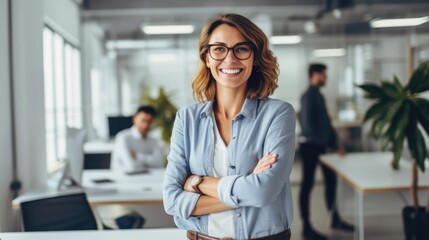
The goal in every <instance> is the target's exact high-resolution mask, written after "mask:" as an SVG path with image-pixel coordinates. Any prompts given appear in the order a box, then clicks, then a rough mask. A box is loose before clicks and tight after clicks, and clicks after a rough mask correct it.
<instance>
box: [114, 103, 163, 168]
mask: <svg viewBox="0 0 429 240" xmlns="http://www.w3.org/2000/svg"><path fill="white" fill-rule="evenodd" d="M155 117H156V111H155V109H154V108H153V107H151V106H140V107H139V108H138V109H137V111H136V113H135V114H134V116H133V126H132V127H131V128H129V129H125V130H122V131H121V132H119V133H118V134H117V135H116V137H115V147H114V149H113V152H112V159H111V167H110V168H111V169H114V170H117V169H119V170H122V171H124V172H139V171H143V170H145V169H147V168H148V167H162V166H163V161H162V151H161V148H160V146H159V143H158V140H157V139H155V138H151V137H149V131H150V128H151V126H152V122H153V120H154V118H155Z"/></svg>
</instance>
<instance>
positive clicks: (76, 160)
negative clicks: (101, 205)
mask: <svg viewBox="0 0 429 240" xmlns="http://www.w3.org/2000/svg"><path fill="white" fill-rule="evenodd" d="M85 136H86V134H85V131H84V130H83V129H77V128H67V158H66V159H65V164H64V165H63V168H62V169H61V178H60V181H59V182H58V189H62V188H69V187H80V183H81V178H82V170H83V161H84V152H83V144H84V141H85Z"/></svg>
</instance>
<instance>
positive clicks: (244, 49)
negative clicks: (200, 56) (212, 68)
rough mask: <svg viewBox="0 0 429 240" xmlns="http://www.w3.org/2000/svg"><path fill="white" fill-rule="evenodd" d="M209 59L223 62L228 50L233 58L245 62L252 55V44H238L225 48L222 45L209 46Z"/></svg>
mask: <svg viewBox="0 0 429 240" xmlns="http://www.w3.org/2000/svg"><path fill="white" fill-rule="evenodd" d="M207 46H208V48H209V54H210V57H211V58H213V59H214V60H216V61H220V60H224V59H225V58H226V56H228V53H229V50H232V53H233V54H234V56H235V58H237V59H239V60H247V59H249V58H250V56H251V55H252V51H253V44H252V43H250V42H244V43H238V44H237V45H235V46H233V47H227V46H225V45H224V44H217V43H216V44H209V45H207Z"/></svg>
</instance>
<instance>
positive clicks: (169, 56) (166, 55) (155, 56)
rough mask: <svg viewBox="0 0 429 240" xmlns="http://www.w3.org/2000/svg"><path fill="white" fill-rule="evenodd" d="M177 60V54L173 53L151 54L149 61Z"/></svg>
mask: <svg viewBox="0 0 429 240" xmlns="http://www.w3.org/2000/svg"><path fill="white" fill-rule="evenodd" d="M173 61H176V56H175V55H174V54H171V53H159V54H155V53H152V54H149V62H173Z"/></svg>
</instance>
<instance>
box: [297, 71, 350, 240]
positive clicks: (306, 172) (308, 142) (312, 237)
mask: <svg viewBox="0 0 429 240" xmlns="http://www.w3.org/2000/svg"><path fill="white" fill-rule="evenodd" d="M308 75H309V78H310V86H309V88H308V89H307V90H306V91H305V93H304V94H303V95H302V97H301V111H300V113H299V121H300V123H301V129H302V133H301V136H300V138H299V142H300V153H301V157H302V165H303V180H302V184H301V192H300V196H299V201H300V210H301V217H302V220H303V236H304V239H305V240H325V239H327V238H326V236H324V235H322V234H320V233H318V232H317V231H316V230H314V229H313V227H312V225H311V223H310V210H309V203H310V193H311V190H312V188H313V185H314V176H315V171H316V167H317V165H318V163H319V156H320V155H321V154H323V153H325V151H326V150H327V149H328V148H332V149H335V150H338V152H339V154H340V155H344V154H345V151H344V148H342V147H339V146H338V145H337V135H336V133H335V130H334V128H333V127H332V124H331V120H330V118H329V115H328V111H327V109H326V104H325V99H324V97H323V95H322V94H321V93H320V87H323V86H324V85H325V84H326V79H327V75H326V65H324V64H318V63H315V64H311V65H310V67H309V69H308ZM322 170H323V176H324V180H325V200H326V204H327V208H328V210H329V211H331V214H332V219H331V220H332V222H331V226H332V228H335V229H340V230H345V231H353V230H354V227H353V226H352V225H350V224H348V223H345V222H344V221H342V220H341V219H340V216H339V214H338V211H337V208H336V206H335V195H336V187H337V178H336V176H335V174H334V173H333V172H332V171H331V170H330V169H328V168H327V167H326V166H324V165H322Z"/></svg>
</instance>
